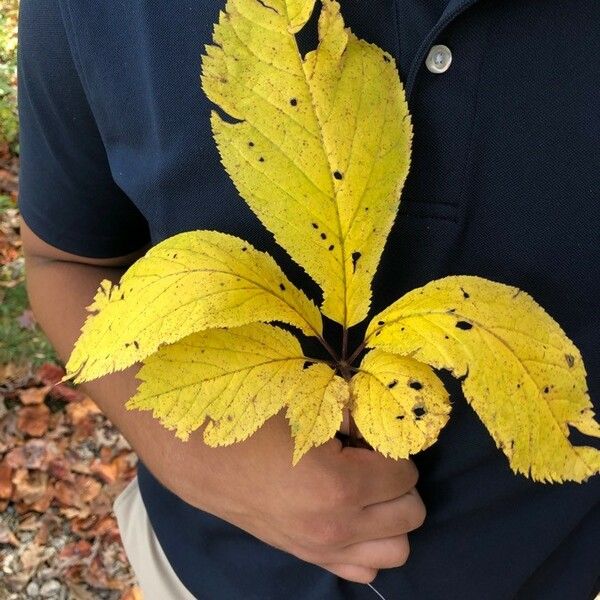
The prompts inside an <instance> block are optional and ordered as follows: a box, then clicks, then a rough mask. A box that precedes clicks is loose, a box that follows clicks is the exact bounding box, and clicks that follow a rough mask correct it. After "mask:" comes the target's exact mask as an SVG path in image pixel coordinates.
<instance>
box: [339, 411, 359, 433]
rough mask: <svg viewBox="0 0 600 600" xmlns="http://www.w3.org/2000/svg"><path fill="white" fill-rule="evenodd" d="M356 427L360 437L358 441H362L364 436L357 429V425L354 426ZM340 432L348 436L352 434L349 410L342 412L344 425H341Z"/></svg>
mask: <svg viewBox="0 0 600 600" xmlns="http://www.w3.org/2000/svg"><path fill="white" fill-rule="evenodd" d="M354 426H355V428H356V429H355V433H356V437H358V439H362V437H363V434H362V433H361V432H360V430H359V429H358V428H357V427H356V423H355V424H354ZM338 431H340V432H341V433H343V434H344V435H348V434H349V433H350V411H349V410H348V409H347V408H344V410H343V411H342V424H341V425H340V428H339V429H338Z"/></svg>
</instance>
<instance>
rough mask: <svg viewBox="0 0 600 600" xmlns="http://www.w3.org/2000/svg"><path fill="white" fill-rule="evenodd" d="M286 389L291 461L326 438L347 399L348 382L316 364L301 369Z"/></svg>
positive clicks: (333, 431)
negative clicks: (294, 384) (292, 451)
mask: <svg viewBox="0 0 600 600" xmlns="http://www.w3.org/2000/svg"><path fill="white" fill-rule="evenodd" d="M301 375H302V376H301V377H300V378H299V379H298V382H297V384H296V386H295V387H294V388H293V389H292V390H291V391H290V395H289V400H288V410H287V413H286V417H287V418H288V420H289V422H290V427H291V429H292V436H293V437H294V438H295V447H294V457H293V464H294V465H295V464H296V463H297V462H298V461H299V460H300V459H301V458H302V456H303V455H304V454H305V453H306V452H308V450H310V449H311V448H312V447H313V446H320V445H321V444H324V443H325V442H327V441H328V440H330V439H331V438H332V437H333V436H334V435H335V434H336V432H337V430H338V429H339V427H340V425H341V422H342V409H343V408H344V407H346V406H347V405H348V403H349V401H350V389H349V387H348V383H347V382H346V381H344V380H343V379H342V378H341V377H339V376H338V375H336V374H335V372H334V371H333V369H331V367H329V366H327V365H325V364H316V365H312V366H310V367H308V368H307V369H305V370H304V371H303V372H302V374H301Z"/></svg>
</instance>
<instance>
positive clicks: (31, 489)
mask: <svg viewBox="0 0 600 600" xmlns="http://www.w3.org/2000/svg"><path fill="white" fill-rule="evenodd" d="M17 30H18V0H0V600H8V599H10V600H13V599H14V600H16V599H27V598H52V599H59V600H64V599H76V600H93V599H106V600H109V599H110V600H140V599H141V598H142V596H141V593H140V591H139V589H138V588H137V586H136V585H135V580H134V577H133V574H132V571H131V569H130V567H129V564H128V562H127V558H126V556H125V553H124V551H123V547H122V545H121V540H120V537H119V531H118V528H117V523H116V520H115V518H114V515H113V513H112V502H113V499H114V498H115V496H116V495H117V494H119V493H120V492H121V490H122V489H123V488H124V487H125V486H126V485H127V483H128V482H129V481H130V480H131V479H132V478H133V477H134V476H135V465H136V460H137V459H136V456H135V454H134V453H133V452H132V451H131V449H130V448H129V446H128V444H127V442H126V441H125V440H124V439H123V437H122V436H121V435H119V433H118V432H117V431H116V429H115V428H114V427H113V426H112V425H111V423H110V422H109V421H108V420H107V419H106V418H105V417H104V416H103V415H102V414H101V412H100V411H99V409H98V407H97V406H96V405H95V404H94V402H93V401H92V400H91V399H90V398H89V397H87V396H85V394H83V393H82V392H80V391H78V390H76V389H74V388H73V387H71V386H70V385H65V384H59V385H54V384H56V383H57V382H58V381H59V380H60V379H61V377H62V376H63V374H64V369H63V365H62V364H61V363H60V361H58V359H57V357H56V355H55V353H54V352H53V349H52V347H51V345H50V344H49V343H48V341H47V340H46V338H45V337H44V334H43V332H42V331H41V330H40V329H39V327H38V326H37V324H36V321H35V317H34V315H33V313H32V312H31V310H30V308H29V305H28V300H27V292H26V289H25V269H24V261H23V257H22V253H21V243H20V240H19V202H18V197H19V123H18V115H17V52H18V47H17Z"/></svg>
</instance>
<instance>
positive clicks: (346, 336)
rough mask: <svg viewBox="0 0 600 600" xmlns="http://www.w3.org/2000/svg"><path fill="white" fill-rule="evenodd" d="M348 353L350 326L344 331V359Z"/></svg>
mask: <svg viewBox="0 0 600 600" xmlns="http://www.w3.org/2000/svg"><path fill="white" fill-rule="evenodd" d="M347 354H348V328H347V327H344V331H343V333H342V360H343V361H345V360H346V356H347Z"/></svg>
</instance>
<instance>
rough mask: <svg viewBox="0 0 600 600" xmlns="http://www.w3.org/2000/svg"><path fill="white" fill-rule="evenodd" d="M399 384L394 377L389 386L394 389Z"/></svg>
mask: <svg viewBox="0 0 600 600" xmlns="http://www.w3.org/2000/svg"><path fill="white" fill-rule="evenodd" d="M397 385H398V380H397V379H394V380H393V381H390V382H389V383H388V384H387V386H388V388H389V389H390V390H392V389H394V388H395V387H396V386H397Z"/></svg>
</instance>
